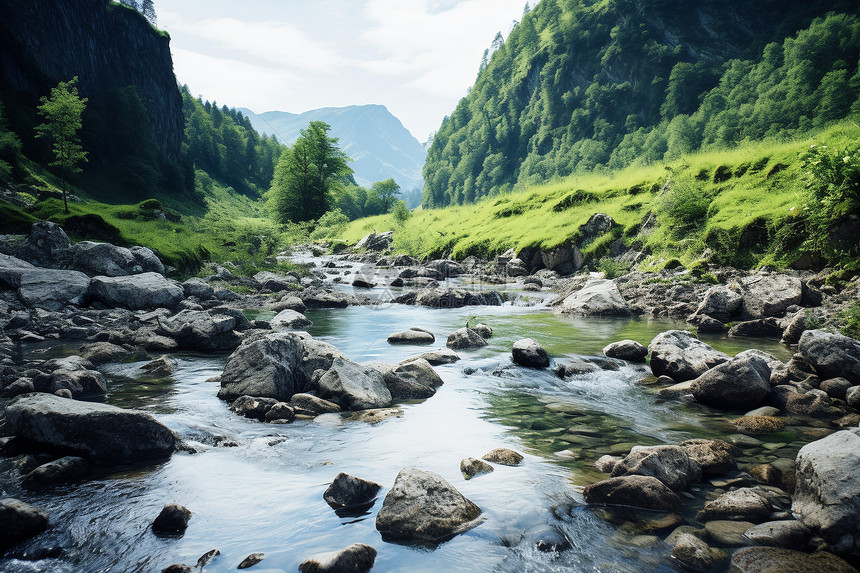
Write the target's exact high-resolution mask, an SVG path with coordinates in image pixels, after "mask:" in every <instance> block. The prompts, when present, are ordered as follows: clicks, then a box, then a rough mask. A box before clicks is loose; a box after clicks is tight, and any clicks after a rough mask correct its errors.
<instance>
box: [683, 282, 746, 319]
mask: <svg viewBox="0 0 860 573" xmlns="http://www.w3.org/2000/svg"><path fill="white" fill-rule="evenodd" d="M742 302H743V295H741V294H739V293H738V292H736V291H735V290H733V289H731V288H729V287H727V286H725V285H716V286H713V287H711V288H710V289H708V292H706V293H705V297H704V299H702V302H701V303H700V304H699V306H698V308H697V309H696V312H695V313H693V316H691V317H690V319H689V320H690V321H691V322H700V321H701V319H702V317H704V316H709V317H711V318H713V319H716V320H718V321H720V322H721V323H722V322H729V320H731V317H732V315H734V314H735V313H737V312H738V310H740V308H741V303H742Z"/></svg>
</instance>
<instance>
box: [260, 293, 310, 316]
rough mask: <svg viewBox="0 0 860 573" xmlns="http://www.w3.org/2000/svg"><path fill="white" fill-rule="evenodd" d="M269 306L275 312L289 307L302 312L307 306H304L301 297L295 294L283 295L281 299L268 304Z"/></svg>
mask: <svg viewBox="0 0 860 573" xmlns="http://www.w3.org/2000/svg"><path fill="white" fill-rule="evenodd" d="M269 308H270V309H271V310H273V311H275V312H281V311H282V310H288V309H289V310H294V311H296V312H301V313H304V312H305V311H306V310H307V309H308V307H307V306H305V303H303V302H302V299H300V298H299V297H297V296H295V295H290V296H284V297H282V298H281V300H279V301H277V302H273V303H272V304H270V305H269Z"/></svg>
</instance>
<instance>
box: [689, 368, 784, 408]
mask: <svg viewBox="0 0 860 573" xmlns="http://www.w3.org/2000/svg"><path fill="white" fill-rule="evenodd" d="M691 390H692V391H693V396H694V397H695V398H696V401H697V402H699V403H702V404H707V405H708V406H713V407H716V408H725V409H729V410H747V409H749V408H752V407H755V406H758V405H759V404H761V402H762V401H763V400H764V399H765V398H766V397H767V395H768V394H770V368H769V367H768V365H767V363H766V362H765V361H764V360H763V359H762V358H760V357H758V356H755V355H748V356H743V357H740V358H738V357H735V358H733V359H731V360H729V361H727V362H724V363H722V364H718V365H716V366H714V367H713V368H711V369H710V370H708V371H707V372H705V373H703V374H702V375H701V376H699V377H698V378H696V379H695V380H694V381H693V384H692V386H691Z"/></svg>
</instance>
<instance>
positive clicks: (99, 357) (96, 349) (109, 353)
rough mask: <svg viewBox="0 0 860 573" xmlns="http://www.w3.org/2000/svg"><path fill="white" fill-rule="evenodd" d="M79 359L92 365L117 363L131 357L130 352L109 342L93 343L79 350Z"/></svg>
mask: <svg viewBox="0 0 860 573" xmlns="http://www.w3.org/2000/svg"><path fill="white" fill-rule="evenodd" d="M80 352H81V357H83V358H84V359H86V360H89V361H90V362H92V363H93V364H106V363H108V362H119V361H121V360H124V359H125V358H128V357H129V356H131V351H130V350H126V349H125V348H123V347H122V346H118V345H116V344H112V343H110V342H94V343H92V344H87V345H85V346H82V347H81V348H80Z"/></svg>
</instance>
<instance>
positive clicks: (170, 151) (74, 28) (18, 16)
mask: <svg viewBox="0 0 860 573" xmlns="http://www.w3.org/2000/svg"><path fill="white" fill-rule="evenodd" d="M169 44H170V39H169V37H168V36H166V35H162V34H161V33H159V32H158V31H157V30H155V29H154V28H152V26H150V25H149V22H147V21H146V19H145V18H144V17H143V16H141V15H140V14H138V13H137V12H135V11H134V10H132V9H130V8H127V7H125V6H121V5H118V4H114V3H112V2H109V1H107V0H26V1H21V0H0V87H2V89H3V92H4V93H6V94H9V93H13V94H15V99H16V100H18V101H19V102H23V103H31V102H37V101H38V98H39V97H40V96H43V95H47V94H48V93H49V92H50V88H51V87H53V86H55V85H56V84H57V82H59V81H68V80H70V79H71V78H72V77H74V76H78V78H79V80H78V88H79V91H80V93H81V95H82V96H83V97H87V98H89V100H90V102H89V106H94V107H96V108H98V107H100V106H106V105H108V102H107V101H106V100H107V94H109V93H111V92H112V90H117V89H123V88H127V87H128V86H133V87H134V88H135V90H136V92H137V94H138V96H139V97H140V99H141V101H142V103H143V104H144V106H145V107H146V118H147V127H148V129H149V134H148V135H149V136H150V138H151V139H152V141H153V142H154V143H155V144H156V146H157V147H158V148H159V150H160V151H161V152H162V153H163V154H164V155H165V156H166V157H167V158H169V159H171V160H173V161H176V160H178V159H179V154H180V147H181V142H182V137H183V131H184V123H183V116H182V97H181V95H180V93H179V89H178V87H177V85H176V77H175V76H174V74H173V61H172V59H171V56H170V47H169Z"/></svg>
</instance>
